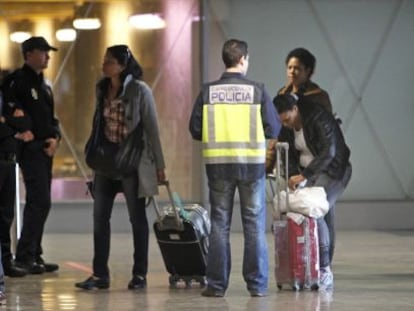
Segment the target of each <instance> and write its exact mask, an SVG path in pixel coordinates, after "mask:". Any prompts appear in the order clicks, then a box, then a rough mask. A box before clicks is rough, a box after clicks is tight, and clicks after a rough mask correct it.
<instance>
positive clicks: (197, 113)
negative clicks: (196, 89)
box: [189, 92, 203, 141]
mask: <svg viewBox="0 0 414 311" xmlns="http://www.w3.org/2000/svg"><path fill="white" fill-rule="evenodd" d="M202 127H203V96H202V93H201V92H200V94H199V95H198V97H197V99H196V101H195V103H194V107H193V112H192V113H191V117H190V124H189V130H190V133H191V136H192V137H193V139H195V140H200V141H201V138H202Z"/></svg>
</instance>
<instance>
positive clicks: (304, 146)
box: [273, 94, 352, 288]
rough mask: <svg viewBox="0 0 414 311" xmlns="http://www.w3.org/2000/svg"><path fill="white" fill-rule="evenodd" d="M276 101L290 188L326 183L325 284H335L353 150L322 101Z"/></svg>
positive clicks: (322, 228)
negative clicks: (340, 207)
mask: <svg viewBox="0 0 414 311" xmlns="http://www.w3.org/2000/svg"><path fill="white" fill-rule="evenodd" d="M273 103H274V105H275V107H276V110H277V112H278V113H279V117H280V120H281V122H282V124H283V126H284V128H283V129H282V131H281V134H280V136H279V141H284V142H288V143H289V146H290V148H289V179H288V185H289V188H291V189H295V188H297V187H298V185H299V184H302V183H306V186H307V187H308V186H309V187H310V186H320V187H324V189H325V191H326V194H327V200H328V202H329V212H328V213H327V214H326V215H325V216H324V217H321V218H319V219H317V221H318V234H319V253H320V268H321V279H320V285H321V287H325V288H330V287H332V286H333V274H332V271H331V262H332V257H333V252H334V248H335V223H334V218H335V203H336V201H337V199H338V198H339V197H340V195H341V194H342V193H343V191H344V190H345V188H346V186H347V185H348V182H349V180H350V178H351V174H352V168H351V164H350V162H349V157H350V150H349V148H348V146H347V145H346V143H345V139H344V136H343V134H342V131H341V128H340V126H339V124H338V121H337V120H335V118H334V117H333V115H332V114H331V113H329V112H327V111H326V110H325V109H324V108H322V107H321V106H320V105H317V104H314V103H311V102H307V100H306V97H302V98H301V99H299V98H298V97H297V96H296V95H294V94H283V95H281V94H280V95H277V96H276V97H275V98H274V99H273Z"/></svg>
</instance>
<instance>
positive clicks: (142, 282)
mask: <svg viewBox="0 0 414 311" xmlns="http://www.w3.org/2000/svg"><path fill="white" fill-rule="evenodd" d="M146 287H147V279H146V278H145V277H144V276H141V275H134V276H133V277H132V280H131V281H129V283H128V289H142V288H146Z"/></svg>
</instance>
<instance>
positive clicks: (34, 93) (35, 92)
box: [31, 88, 39, 100]
mask: <svg viewBox="0 0 414 311" xmlns="http://www.w3.org/2000/svg"><path fill="white" fill-rule="evenodd" d="M31 93H32V97H33V99H34V100H38V99H39V95H38V94H37V91H36V90H35V89H33V88H32V89H31Z"/></svg>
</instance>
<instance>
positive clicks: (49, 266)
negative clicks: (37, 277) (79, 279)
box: [36, 257, 59, 272]
mask: <svg viewBox="0 0 414 311" xmlns="http://www.w3.org/2000/svg"><path fill="white" fill-rule="evenodd" d="M36 262H37V263H38V264H39V265H43V266H44V267H45V272H55V271H57V270H59V265H58V264H56V263H52V262H45V261H44V260H43V258H42V257H39V258H37V259H36Z"/></svg>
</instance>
